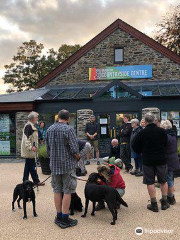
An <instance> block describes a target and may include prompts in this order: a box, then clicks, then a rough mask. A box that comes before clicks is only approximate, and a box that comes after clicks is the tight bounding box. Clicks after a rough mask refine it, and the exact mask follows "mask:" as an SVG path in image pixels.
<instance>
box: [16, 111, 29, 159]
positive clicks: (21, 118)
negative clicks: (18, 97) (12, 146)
mask: <svg viewBox="0 0 180 240" xmlns="http://www.w3.org/2000/svg"><path fill="white" fill-rule="evenodd" d="M28 114H29V112H17V113H16V156H17V157H20V156H21V140H22V133H23V128H24V125H25V123H26V122H27V119H28Z"/></svg>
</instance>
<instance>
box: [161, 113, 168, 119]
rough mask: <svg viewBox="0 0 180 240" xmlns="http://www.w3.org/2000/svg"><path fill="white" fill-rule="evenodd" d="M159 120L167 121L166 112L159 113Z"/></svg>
mask: <svg viewBox="0 0 180 240" xmlns="http://www.w3.org/2000/svg"><path fill="white" fill-rule="evenodd" d="M161 119H162V120H167V112H161Z"/></svg>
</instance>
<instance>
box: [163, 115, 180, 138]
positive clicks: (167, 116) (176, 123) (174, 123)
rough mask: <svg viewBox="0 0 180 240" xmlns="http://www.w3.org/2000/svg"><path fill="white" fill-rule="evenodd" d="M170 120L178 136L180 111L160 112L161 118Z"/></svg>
mask: <svg viewBox="0 0 180 240" xmlns="http://www.w3.org/2000/svg"><path fill="white" fill-rule="evenodd" d="M167 119H168V120H170V119H171V120H172V121H173V125H175V126H176V128H177V134H178V136H180V111H169V112H164V111H162V112H161V120H167Z"/></svg>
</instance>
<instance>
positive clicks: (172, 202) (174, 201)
mask: <svg viewBox="0 0 180 240" xmlns="http://www.w3.org/2000/svg"><path fill="white" fill-rule="evenodd" d="M167 201H168V203H169V204H170V205H174V204H175V203H176V199H175V197H174V196H173V197H169V196H167Z"/></svg>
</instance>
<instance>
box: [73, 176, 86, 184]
mask: <svg viewBox="0 0 180 240" xmlns="http://www.w3.org/2000/svg"><path fill="white" fill-rule="evenodd" d="M71 176H72V177H73V178H75V179H77V180H80V181H83V182H87V180H85V179H82V178H80V177H77V176H73V175H72V174H71Z"/></svg>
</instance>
